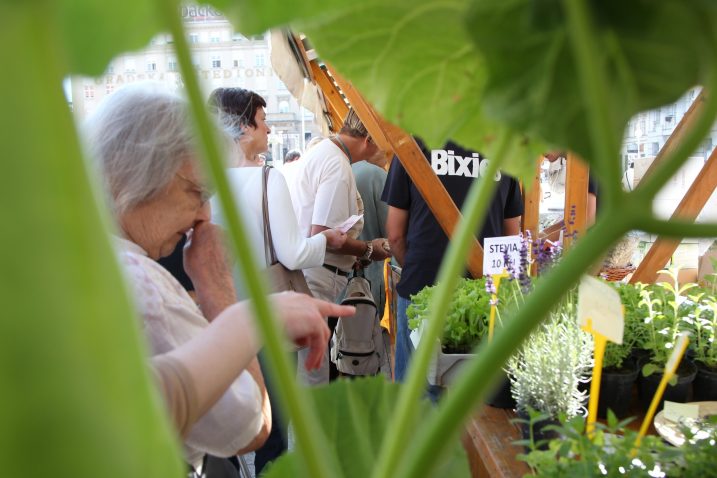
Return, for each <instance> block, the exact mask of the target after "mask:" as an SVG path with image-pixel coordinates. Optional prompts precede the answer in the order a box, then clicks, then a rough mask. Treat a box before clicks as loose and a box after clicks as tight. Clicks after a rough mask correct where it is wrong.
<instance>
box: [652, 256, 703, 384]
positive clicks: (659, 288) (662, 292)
mask: <svg viewBox="0 0 717 478" xmlns="http://www.w3.org/2000/svg"><path fill="white" fill-rule="evenodd" d="M662 273H664V274H666V275H667V276H668V277H669V278H670V279H671V281H670V282H660V283H657V284H653V285H646V286H643V287H642V291H641V292H640V296H641V301H640V305H642V306H644V307H645V308H646V312H647V315H645V317H644V320H643V324H642V327H643V330H644V332H643V334H642V336H643V342H642V344H641V345H642V347H643V348H645V349H646V350H648V351H649V352H650V356H649V362H648V363H646V364H645V365H644V366H643V367H642V374H643V375H644V376H648V375H651V374H653V373H655V372H660V371H662V370H663V369H664V367H665V364H666V363H667V361H668V360H669V358H670V355H672V352H673V349H674V346H675V343H676V341H677V337H678V336H679V334H680V333H681V332H683V331H687V330H688V329H689V325H690V320H689V315H690V314H691V311H692V310H693V309H694V308H695V306H696V303H695V302H694V301H692V300H689V298H688V297H687V295H686V294H685V292H687V291H688V290H690V289H692V288H693V287H696V286H697V285H696V284H685V285H683V286H681V287H680V286H679V283H678V282H677V272H676V271H673V270H664V271H662Z"/></svg>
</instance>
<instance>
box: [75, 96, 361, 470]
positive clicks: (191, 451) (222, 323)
mask: <svg viewBox="0 0 717 478" xmlns="http://www.w3.org/2000/svg"><path fill="white" fill-rule="evenodd" d="M160 88H162V86H161V85H147V84H137V85H131V86H128V87H125V88H123V89H120V90H119V91H117V92H116V93H114V94H112V95H110V96H108V97H107V98H106V99H105V100H104V101H103V103H102V104H101V105H100V106H99V107H98V109H97V110H96V111H95V112H94V113H93V115H92V116H91V117H90V118H89V119H88V122H87V124H86V125H85V128H84V132H85V134H86V140H87V144H88V146H89V150H90V153H91V155H92V157H93V158H94V159H95V160H96V162H97V164H98V166H99V170H100V173H101V177H102V179H103V182H104V186H105V191H106V193H107V197H108V201H109V204H110V207H111V209H112V211H113V213H114V214H115V217H116V220H117V226H118V233H119V236H120V237H118V238H117V239H116V245H117V251H118V255H119V258H120V262H121V264H122V265H123V266H124V269H125V272H126V276H127V279H128V281H129V282H130V284H131V285H132V286H133V289H134V293H135V294H134V297H135V299H136V305H137V309H138V311H139V313H140V316H141V317H142V319H143V327H144V332H145V335H146V337H147V339H148V342H149V349H150V353H151V355H152V356H153V364H154V370H155V373H156V375H157V377H158V380H159V381H160V386H161V388H162V390H163V392H164V393H165V399H166V403H167V407H168V409H169V411H170V414H171V415H172V417H173V418H174V419H175V423H176V424H177V428H178V431H179V432H180V433H181V435H182V437H183V442H184V447H185V453H186V459H187V461H188V462H189V463H190V464H192V465H193V466H197V465H198V464H199V463H200V462H201V458H202V456H203V455H204V454H206V453H209V454H213V455H218V456H230V455H234V454H237V453H242V452H245V451H249V450H253V449H255V448H257V447H258V446H260V445H261V444H262V442H263V441H264V439H265V437H266V435H267V434H268V431H269V428H270V427H271V420H270V418H269V417H270V405H269V402H268V400H267V399H266V394H265V391H264V382H263V378H262V375H261V371H260V369H259V366H258V364H257V361H256V353H257V351H258V348H259V339H258V337H257V334H256V332H255V330H254V326H253V323H252V317H251V314H250V313H249V311H250V306H249V305H247V304H246V303H239V304H237V303H236V296H235V293H234V288H233V285H232V280H231V273H230V267H229V264H228V260H227V257H226V253H225V251H224V248H223V245H222V238H221V231H220V229H219V227H218V226H216V225H213V224H211V223H209V217H210V214H211V213H210V209H209V204H208V198H209V196H210V194H209V193H208V190H207V188H206V186H205V185H204V184H205V182H204V179H203V177H202V175H201V174H200V170H199V167H198V164H197V162H196V151H195V146H194V145H195V141H196V139H195V138H194V135H193V133H192V128H191V126H190V124H189V121H188V115H187V108H186V104H185V101H184V100H182V99H181V98H179V97H177V96H175V95H172V94H170V93H167V92H166V91H164V90H160ZM188 231H190V242H189V245H188V246H187V248H186V250H185V267H186V271H187V273H188V274H189V276H190V277H191V279H192V280H193V282H194V285H195V290H196V298H197V303H198V304H197V303H195V302H194V301H193V300H192V299H191V298H190V296H189V295H188V294H187V292H186V291H185V290H184V288H183V287H182V286H181V285H180V284H179V282H177V280H176V279H174V277H172V275H171V274H170V273H169V272H167V271H166V270H165V269H164V268H162V267H161V266H160V265H159V264H158V263H157V262H156V260H157V259H159V258H160V257H162V256H166V255H168V254H169V253H171V252H172V251H173V250H174V248H175V246H176V244H177V242H178V241H179V240H180V238H181V237H182V236H183V235H184V234H185V233H187V232H188ZM118 293H122V292H121V291H118ZM272 301H273V302H274V304H275V306H276V310H277V311H279V313H280V314H279V318H280V322H281V323H282V324H283V326H284V328H285V331H286V333H287V335H288V336H289V337H290V338H291V339H292V340H293V341H294V342H295V343H297V344H301V345H308V348H309V350H311V352H309V355H310V356H309V358H308V359H307V361H306V362H305V364H304V365H305V366H307V367H310V368H314V367H316V366H318V365H319V364H320V363H322V355H323V354H324V352H325V344H326V341H327V340H328V337H329V331H328V328H327V327H326V325H325V323H324V320H323V315H325V314H327V313H338V314H340V315H342V316H345V315H347V314H352V313H355V311H354V309H353V308H352V307H349V308H337V306H335V305H334V304H328V303H324V302H321V301H318V300H316V299H311V298H308V297H306V296H302V295H300V294H277V295H274V296H272ZM297 306H299V307H301V310H297V309H296V307H297ZM304 311H306V312H308V313H305V312H304Z"/></svg>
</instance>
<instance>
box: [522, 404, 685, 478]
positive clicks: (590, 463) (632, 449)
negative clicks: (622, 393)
mask: <svg viewBox="0 0 717 478" xmlns="http://www.w3.org/2000/svg"><path fill="white" fill-rule="evenodd" d="M630 420H631V419H628V420H624V421H622V422H618V420H617V418H616V417H615V415H614V414H613V413H612V412H611V411H610V412H608V419H607V424H603V423H596V424H595V425H596V428H595V432H594V436H592V437H588V435H587V434H586V433H585V419H584V418H583V417H574V418H572V419H569V420H565V419H563V420H562V421H561V422H562V423H561V426H556V427H554V429H555V431H556V432H557V433H558V434H559V435H560V439H558V440H553V441H551V442H550V444H549V447H548V449H547V450H541V449H538V448H537V447H536V446H533V447H532V449H531V450H530V452H529V453H527V454H524V455H519V456H518V459H519V460H522V461H525V462H526V463H527V464H528V465H529V466H530V468H531V470H532V471H533V475H532V476H541V477H551V478H554V477H571V476H581V477H602V476H608V477H616V476H634V477H643V476H667V474H666V473H667V471H669V470H672V469H673V468H674V461H675V460H676V459H677V458H678V457H679V456H680V454H681V453H680V451H679V450H676V449H674V448H672V447H670V446H669V445H666V444H665V443H664V442H663V441H662V440H661V439H660V438H659V437H656V436H646V437H644V438H643V439H642V440H641V441H640V442H639V443H637V433H636V432H635V431H633V430H630V429H627V428H626V425H627V424H628V423H629V422H630ZM670 476H672V475H670Z"/></svg>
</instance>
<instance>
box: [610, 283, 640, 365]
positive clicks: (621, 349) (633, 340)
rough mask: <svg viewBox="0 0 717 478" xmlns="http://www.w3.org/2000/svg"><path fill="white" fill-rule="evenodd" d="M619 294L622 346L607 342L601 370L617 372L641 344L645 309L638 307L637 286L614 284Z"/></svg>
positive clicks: (638, 294)
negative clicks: (621, 306) (621, 315)
mask: <svg viewBox="0 0 717 478" xmlns="http://www.w3.org/2000/svg"><path fill="white" fill-rule="evenodd" d="M614 286H615V288H616V290H617V291H618V293H619V294H620V301H621V302H622V305H623V310H624V328H623V337H622V344H616V343H614V342H608V343H607V346H606V347H605V355H604V357H603V369H612V370H619V369H621V368H622V367H623V363H624V362H625V360H626V359H628V358H629V357H630V354H631V352H632V351H633V350H634V349H635V348H636V347H637V346H638V344H639V343H642V342H643V341H642V339H641V334H642V332H643V328H642V323H643V317H644V316H645V314H644V311H645V310H646V308H645V307H644V306H643V305H640V290H641V288H640V287H639V286H636V285H633V284H615V285H614Z"/></svg>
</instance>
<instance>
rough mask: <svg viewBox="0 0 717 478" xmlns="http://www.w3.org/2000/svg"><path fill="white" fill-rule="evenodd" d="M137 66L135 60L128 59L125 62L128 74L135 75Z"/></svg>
mask: <svg viewBox="0 0 717 478" xmlns="http://www.w3.org/2000/svg"><path fill="white" fill-rule="evenodd" d="M136 68H137V65H136V64H135V61H134V58H127V59H125V61H124V69H125V71H126V72H127V73H134V72H135V71H136Z"/></svg>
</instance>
